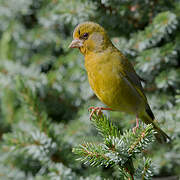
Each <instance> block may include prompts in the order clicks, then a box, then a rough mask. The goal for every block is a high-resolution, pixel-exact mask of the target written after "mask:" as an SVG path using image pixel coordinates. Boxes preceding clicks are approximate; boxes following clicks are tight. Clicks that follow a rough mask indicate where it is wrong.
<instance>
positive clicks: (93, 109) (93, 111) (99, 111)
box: [88, 107, 102, 120]
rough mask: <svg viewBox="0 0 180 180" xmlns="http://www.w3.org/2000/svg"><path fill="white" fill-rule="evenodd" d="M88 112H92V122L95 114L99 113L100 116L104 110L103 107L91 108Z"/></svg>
mask: <svg viewBox="0 0 180 180" xmlns="http://www.w3.org/2000/svg"><path fill="white" fill-rule="evenodd" d="M91 110H92V111H91ZM88 111H89V112H90V111H91V113H90V120H91V119H92V116H93V114H94V113H96V112H97V115H98V116H99V115H101V114H102V108H101V107H90V108H88Z"/></svg>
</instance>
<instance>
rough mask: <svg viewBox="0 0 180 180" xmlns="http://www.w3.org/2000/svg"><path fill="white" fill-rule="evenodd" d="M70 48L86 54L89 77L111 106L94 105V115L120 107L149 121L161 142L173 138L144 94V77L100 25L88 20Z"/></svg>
mask: <svg viewBox="0 0 180 180" xmlns="http://www.w3.org/2000/svg"><path fill="white" fill-rule="evenodd" d="M69 47H70V48H79V50H80V51H81V53H82V54H83V55H84V57H85V68H86V71H87V74H88V80H89V83H90V86H91V87H92V89H93V91H94V92H95V94H96V95H97V97H98V98H99V99H100V100H101V101H102V102H103V103H104V104H106V105H107V106H108V108H104V107H96V108H94V107H91V108H90V109H92V112H91V116H92V114H93V113H94V112H95V111H97V112H101V111H102V110H117V111H123V112H126V113H129V114H134V115H136V127H135V128H134V130H135V129H136V128H138V127H139V121H138V118H140V119H142V120H143V121H144V122H145V123H146V124H150V123H152V124H153V126H154V129H155V131H156V132H157V133H156V134H155V136H156V138H157V140H158V141H159V142H166V141H167V140H168V139H170V138H169V137H168V136H167V135H166V133H165V132H163V131H162V130H161V129H160V128H159V127H158V125H157V123H156V122H155V121H154V119H155V118H154V115H153V112H152V111H151V108H150V106H149V104H148V101H147V98H146V96H145V94H144V91H143V88H142V85H141V79H140V77H139V76H138V75H137V74H136V72H135V70H134V68H133V66H132V64H131V63H130V62H129V61H128V59H127V58H126V57H125V56H124V55H123V54H122V53H121V52H120V51H119V50H118V49H117V48H116V47H115V46H114V45H113V44H112V42H111V40H110V38H109V37H108V35H107V33H106V31H105V30H104V28H103V27H101V26H100V25H99V24H97V23H94V22H84V23H81V24H79V25H78V26H77V27H76V28H75V30H74V33H73V41H72V42H71V44H70V45H69Z"/></svg>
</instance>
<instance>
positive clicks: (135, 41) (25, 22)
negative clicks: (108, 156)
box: [0, 0, 180, 180]
mask: <svg viewBox="0 0 180 180" xmlns="http://www.w3.org/2000/svg"><path fill="white" fill-rule="evenodd" d="M87 20H88V21H95V22H97V23H99V24H101V25H102V26H103V27H104V28H105V29H106V30H107V32H108V34H109V36H110V37H111V39H112V41H113V43H114V44H115V46H116V47H117V48H119V49H120V50H121V51H122V52H123V53H124V54H125V55H126V56H127V57H128V58H129V60H130V61H131V62H132V63H133V64H134V66H135V69H136V71H137V73H138V74H139V75H140V76H141V77H142V78H143V79H145V80H146V83H145V84H143V85H144V88H145V91H146V94H147V97H148V99H149V103H150V105H151V107H152V110H153V112H154V114H155V116H156V118H157V119H158V121H159V122H160V125H161V127H162V129H163V130H164V131H165V132H167V134H169V135H170V136H171V137H172V139H173V143H172V144H171V145H159V144H158V143H156V142H154V144H153V145H152V147H150V149H148V150H147V152H146V153H147V154H148V155H149V156H150V157H151V158H152V162H153V167H154V177H172V178H176V179H178V176H179V175H180V2H179V1H178V0H174V1H172V0H165V1H164V0H114V1H110V0H0V138H1V141H0V179H2V180H16V179H17V180H21V179H22V180H31V179H37V180H40V179H42V180H44V179H52V180H58V179H65V180H66V179H90V180H91V179H119V174H118V170H117V169H115V168H114V169H110V168H108V167H107V168H105V167H104V168H92V167H89V166H88V165H84V164H82V163H80V162H78V161H76V158H77V157H76V156H75V155H74V154H73V153H72V148H73V147H75V146H76V145H77V144H79V143H82V142H83V141H95V142H99V141H100V140H101V139H100V137H99V136H96V135H97V131H96V130H95V128H94V127H93V126H92V125H91V123H90V121H89V113H88V111H87V109H88V107H89V106H98V105H101V103H100V102H99V100H97V98H96V97H95V95H94V94H93V92H92V90H91V89H90V87H89V84H88V81H87V75H86V72H85V69H84V61H83V56H82V55H81V54H80V52H79V51H78V50H77V49H76V50H72V49H68V45H69V43H70V42H71V40H72V33H73V29H74V28H75V26H76V25H77V24H78V23H80V22H83V21H87ZM107 115H108V117H110V119H111V120H112V121H113V122H114V123H115V124H116V125H117V126H118V127H119V128H120V129H121V130H123V131H124V130H126V129H129V128H132V127H133V126H134V124H135V117H133V116H129V115H127V114H123V113H119V112H112V113H110V114H107Z"/></svg>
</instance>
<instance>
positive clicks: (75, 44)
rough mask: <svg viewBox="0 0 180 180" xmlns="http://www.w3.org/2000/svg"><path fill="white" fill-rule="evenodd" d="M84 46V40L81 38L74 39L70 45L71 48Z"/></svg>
mask: <svg viewBox="0 0 180 180" xmlns="http://www.w3.org/2000/svg"><path fill="white" fill-rule="evenodd" d="M82 46H83V40H81V39H74V40H73V41H72V42H71V44H70V45H69V48H79V47H82Z"/></svg>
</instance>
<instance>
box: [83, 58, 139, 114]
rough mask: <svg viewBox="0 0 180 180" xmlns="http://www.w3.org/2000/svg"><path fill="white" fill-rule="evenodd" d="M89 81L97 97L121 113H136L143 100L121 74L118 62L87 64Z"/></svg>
mask: <svg viewBox="0 0 180 180" xmlns="http://www.w3.org/2000/svg"><path fill="white" fill-rule="evenodd" d="M85 66H86V70H87V73H88V80H89V83H90V86H91V88H92V89H93V91H94V92H95V94H96V95H97V97H98V98H99V99H100V100H101V101H102V102H103V103H104V104H106V105H107V106H109V107H111V108H113V109H115V110H120V111H125V112H129V113H133V112H134V113H136V112H137V111H138V108H139V105H140V104H141V98H140V96H139V94H138V93H137V92H136V90H135V88H133V87H131V85H129V84H128V83H127V82H126V81H125V79H124V77H123V76H121V73H120V72H119V68H118V66H119V64H118V63H117V62H116V61H114V62H113V61H106V60H99V59H98V58H97V59H96V60H94V61H93V60H92V61H88V62H85Z"/></svg>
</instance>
